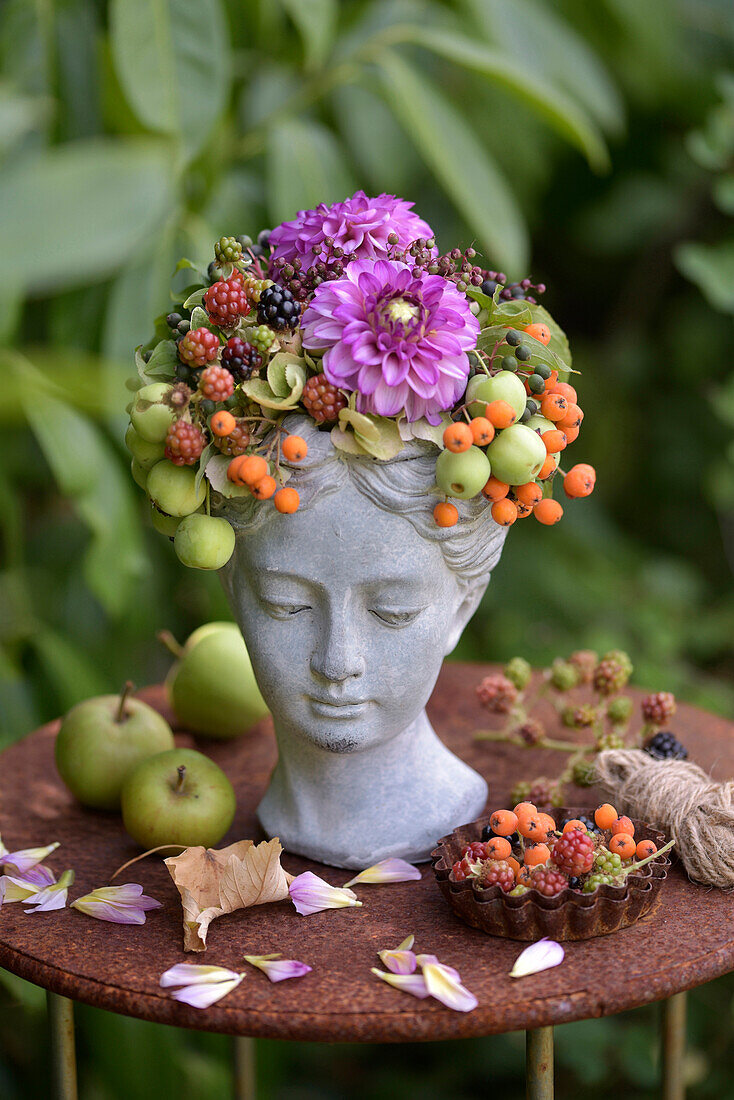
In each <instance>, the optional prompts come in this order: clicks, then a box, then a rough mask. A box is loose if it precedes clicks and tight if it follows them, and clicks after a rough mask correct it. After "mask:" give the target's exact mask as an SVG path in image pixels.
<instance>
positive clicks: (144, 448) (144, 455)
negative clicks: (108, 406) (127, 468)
mask: <svg viewBox="0 0 734 1100" xmlns="http://www.w3.org/2000/svg"><path fill="white" fill-rule="evenodd" d="M125 446H126V447H127V449H128V451H129V452H130V454H131V455H132V456H133V458H135V459H137V461H138V464H139V465H140V466H142V467H143V469H144V470H149V469H150V468H151V466H155V464H156V462H160V460H161V459H162V458H163V456H164V454H165V447H164V446H163V444H162V443H149V442H148V440H147V439H143V437H142V435H138V433H137V432H136V431H135V428H133V426H132V424H128V426H127V431H126V432H125Z"/></svg>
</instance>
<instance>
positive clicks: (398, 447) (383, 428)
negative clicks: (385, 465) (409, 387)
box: [354, 413, 404, 462]
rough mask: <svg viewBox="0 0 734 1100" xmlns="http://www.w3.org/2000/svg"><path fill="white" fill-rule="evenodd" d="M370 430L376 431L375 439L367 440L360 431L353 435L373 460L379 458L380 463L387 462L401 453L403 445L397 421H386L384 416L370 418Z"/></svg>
mask: <svg viewBox="0 0 734 1100" xmlns="http://www.w3.org/2000/svg"><path fill="white" fill-rule="evenodd" d="M356 415H357V416H359V415H360V414H359V413H357V414H356ZM370 428H371V431H374V429H375V428H376V429H377V439H368V438H367V437H366V436H365V435H363V434H362V432H361V431H355V433H354V438H355V439H356V440H357V442H358V443H359V445H360V447H362V448H363V449H364V450H365V451H367V454H370V455H372V457H373V458H379V459H380V460H381V461H382V462H387V461H388V460H389V459H391V458H395V456H396V455H397V454H399V453H400V451H402V449H403V446H404V443H403V441H402V439H401V438H400V430H399V428H398V425H397V421H395V420H388V419H387V418H386V417H384V416H375V417H370Z"/></svg>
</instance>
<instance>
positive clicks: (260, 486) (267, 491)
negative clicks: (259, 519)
mask: <svg viewBox="0 0 734 1100" xmlns="http://www.w3.org/2000/svg"><path fill="white" fill-rule="evenodd" d="M277 488H278V484H277V482H276V480H275V478H274V477H271V476H270V474H266V475H265V477H261V478H260V480H259V481H257V482H255V484H254V485H251V486H250V491H251V492H252V495H253V496H254V497H257V499H258V500H270V498H271V496H272V495H273V493H274V492H275V490H276V489H277Z"/></svg>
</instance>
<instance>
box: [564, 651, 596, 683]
mask: <svg viewBox="0 0 734 1100" xmlns="http://www.w3.org/2000/svg"><path fill="white" fill-rule="evenodd" d="M568 663H569V664H570V665H573V666H574V668H575V669H576V671H577V672H578V674H579V684H590V683H591V679H592V677H593V675H594V669H595V668H596V666H597V665H598V664H599V654H598V653H595V652H594V650H593V649H577V650H576V652H575V653H572V654H571V656H570V657H569V658H568Z"/></svg>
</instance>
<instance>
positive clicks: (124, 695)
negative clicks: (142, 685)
mask: <svg viewBox="0 0 734 1100" xmlns="http://www.w3.org/2000/svg"><path fill="white" fill-rule="evenodd" d="M134 690H135V684H134V683H133V682H132V680H126V681H125V686H124V687H123V689H122V691H121V692H120V702H119V704H118V707H117V713H116V714H115V722H117V724H118V725H119V724H120V723H121V722H124V721H125V718H126V717H127V715H126V713H125V704H126V703H127V701H128V698H129V696H130V692H132V691H134Z"/></svg>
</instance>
